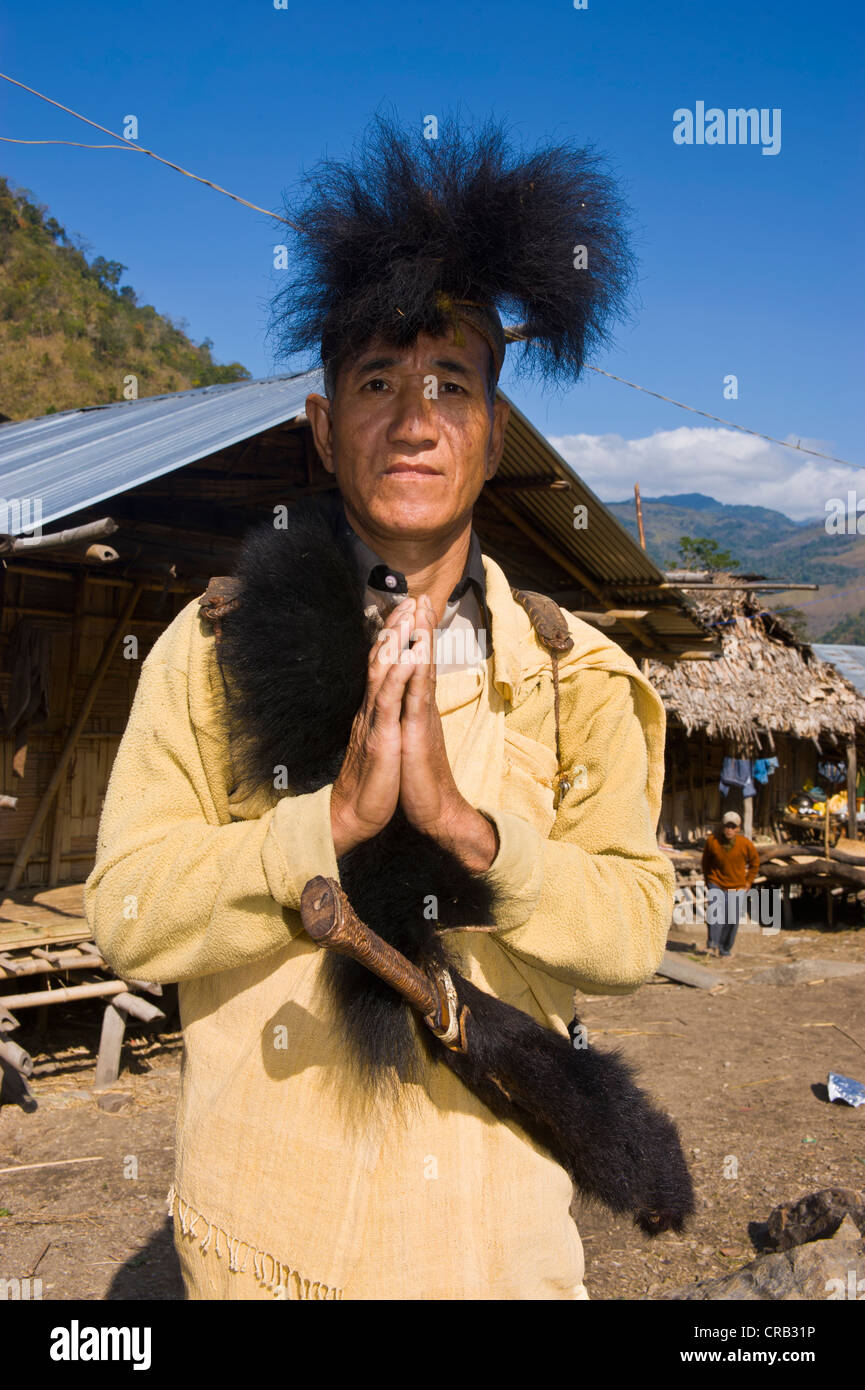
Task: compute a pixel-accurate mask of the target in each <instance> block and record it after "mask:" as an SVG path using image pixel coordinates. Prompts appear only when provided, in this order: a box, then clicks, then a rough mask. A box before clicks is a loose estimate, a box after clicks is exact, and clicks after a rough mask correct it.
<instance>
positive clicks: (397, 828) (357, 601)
mask: <svg viewBox="0 0 865 1390" xmlns="http://www.w3.org/2000/svg"><path fill="white" fill-rule="evenodd" d="M341 522H342V514H341V509H340V508H339V506H338V503H337V504H336V505H332V504H331V503H330V502H329V501H328V502H325V503H322V502H321V501H318V502H316V503H315V504H310V503H307V504H302V505H300V506H298V507H295V508H294V509H292V511H291V513H290V514H289V525H288V528H287V529H285V530H276V529H274V528H273V527H272V526H270V525H269V524H265V525H263V526H262V527H260V528H258V529H256V530H254V531H253V532H251V533H250V535H249V536H248V538H247V541H246V543H245V546H244V549H243V552H242V555H241V559H240V562H239V565H238V568H237V571H236V573H237V577H238V578H239V580H240V581H241V595H240V604H239V606H238V608H237V609H236V610H235V611H234V612H233V613H231V614H229V616H228V617H226V618H225V619H224V620H223V632H222V642H221V662H222V666H223V673H224V675H225V677H226V681H227V688H228V692H229V696H230V699H229V710H230V717H231V719H232V726H233V731H232V752H233V761H234V764H235V767H236V769H237V770H238V773H239V776H240V778H241V781H242V782H244V783H246V784H248V789H249V790H251V789H252V787H254V786H255V785H256V784H260V783H270V784H271V785H274V783H275V779H277V778H280V777H281V781H279V782H276V785H281V786H287V788H288V789H289V790H290V791H292V792H294V793H302V792H310V791H314V790H317V789H318V788H319V787H322V786H325V785H327V784H328V783H329V782H332V781H333V780H334V778H335V777H336V775H337V772H338V770H339V767H340V765H341V763H342V758H343V755H344V750H345V748H346V745H347V742H348V737H349V732H350V729H351V725H352V721H353V719H354V715H355V713H356V711H357V709H358V707H359V705H360V703H361V699H362V696H363V692H364V688H365V681H366V670H367V659H368V654H369V648H370V645H371V642H372V640H373V631H372V629H371V627H370V624H369V620H368V619H367V618H366V617H365V614H364V594H363V586H362V582H361V580H360V578H359V576H358V573H357V568H356V565H355V562H354V558H353V555H352V552H351V550H350V548H349V545H348V542H347V540H346V538H345V534H344V527H343V525H342V524H341ZM339 873H340V882H341V884H342V887H343V889H344V890H345V892H346V894H347V895H348V898H349V900H350V902H351V904H352V906H353V907H354V909H355V911H356V912H357V914H358V916H359V917H360V918H361V920H362V921H364V922H366V924H367V925H368V926H370V927H371V928H372V929H373V930H374V931H375V932H377V933H378V934H379V936H382V937H383V938H384V939H385V940H386V941H388V942H390V943H391V945H393V946H395V947H396V948H397V949H398V950H400V951H401V952H402V953H403V954H404V955H406V956H407V957H408V958H409V959H410V960H411V961H412V962H413V963H414V964H415V965H418V966H419V967H421V968H429V967H430V966H432V965H436V964H437V965H446V966H447V967H448V968H449V969H450V970H451V974H452V978H453V981H454V985H455V987H456V990H457V994H458V996H459V999H460V1002H461V1003H463V1004H467V1005H468V1006H469V1009H470V1011H471V1020H470V1034H471V1036H470V1049H469V1053H468V1054H467V1055H463V1054H460V1053H457V1052H451V1051H449V1050H448V1049H446V1048H444V1047H443V1046H442V1045H441V1044H440V1043H439V1042H438V1041H437V1040H436V1039H435V1038H434V1037H433V1035H432V1034H431V1033H430V1032H429V1030H428V1029H426V1027H425V1026H424V1025H422V1024H419V1023H418V1021H417V1019H416V1017H415V1015H414V1014H413V1012H412V1010H411V1009H410V1008H409V1006H408V1005H407V1004H406V1003H405V1002H404V1001H403V1000H402V999H401V998H400V997H399V996H398V995H397V994H396V993H395V992H394V991H393V990H391V989H390V987H389V986H387V985H386V984H385V983H384V982H383V981H382V980H380V979H379V978H378V977H377V976H375V975H373V974H371V973H370V972H369V971H368V970H366V969H365V968H364V967H363V966H361V965H359V964H357V963H356V962H355V961H353V960H350V959H348V958H347V957H344V956H341V955H337V954H335V953H331V952H328V953H327V954H326V958H325V961H324V963H323V968H324V973H325V980H326V985H327V988H328V989H329V991H330V993H331V997H332V999H333V1002H334V1005H335V1012H336V1016H337V1019H338V1026H339V1027H340V1028H341V1030H342V1033H343V1036H344V1038H345V1039H346V1041H347V1042H348V1044H349V1054H350V1055H351V1056H352V1057H353V1059H354V1065H355V1067H356V1069H357V1075H356V1079H357V1081H358V1083H359V1084H360V1085H362V1086H366V1087H368V1088H369V1089H370V1091H371V1092H372V1093H375V1094H379V1093H380V1092H381V1091H382V1090H385V1091H388V1090H390V1092H391V1094H395V1093H398V1092H399V1091H400V1089H401V1087H402V1084H403V1083H404V1082H406V1081H409V1080H414V1081H419V1082H421V1083H422V1082H423V1079H424V1076H425V1075H426V1073H427V1069H428V1068H429V1066H430V1065H446V1066H449V1067H451V1068H452V1070H453V1071H454V1072H455V1073H456V1074H457V1076H459V1077H460V1079H461V1080H462V1081H463V1082H464V1083H465V1085H466V1086H468V1087H469V1088H470V1089H471V1090H472V1091H474V1092H475V1094H476V1095H478V1096H479V1097H480V1099H481V1100H482V1101H483V1102H484V1103H485V1104H486V1105H487V1106H488V1107H489V1108H490V1109H491V1110H492V1111H493V1113H494V1114H496V1115H498V1116H499V1117H501V1118H503V1119H508V1120H510V1121H516V1122H517V1123H519V1124H520V1125H522V1127H523V1128H524V1129H525V1130H526V1132H527V1133H528V1134H530V1135H531V1137H532V1138H533V1139H534V1140H535V1141H536V1142H537V1143H538V1144H540V1145H542V1146H544V1147H545V1148H546V1149H547V1150H548V1151H549V1152H550V1153H552V1154H553V1156H554V1157H555V1158H556V1159H557V1160H558V1161H559V1162H560V1163H561V1164H562V1165H563V1166H564V1167H565V1168H566V1170H567V1171H568V1172H569V1174H570V1175H571V1177H572V1179H573V1181H574V1182H575V1184H576V1185H577V1186H578V1187H579V1189H580V1191H581V1192H582V1193H584V1194H586V1195H587V1196H589V1197H593V1198H596V1199H598V1200H600V1201H602V1202H604V1203H606V1205H607V1206H609V1207H610V1208H611V1209H612V1210H613V1211H615V1212H619V1213H625V1212H627V1213H631V1214H632V1215H633V1216H634V1219H635V1221H636V1223H637V1224H638V1225H639V1226H640V1227H641V1228H642V1229H643V1230H644V1231H646V1232H648V1233H650V1234H654V1233H655V1232H657V1231H660V1230H665V1229H669V1228H673V1229H675V1230H680V1229H681V1228H682V1225H683V1222H684V1220H685V1218H686V1217H687V1216H688V1215H690V1214H691V1212H692V1211H693V1192H692V1188H691V1182H690V1177H689V1174H688V1169H687V1165H686V1163H685V1159H684V1155H683V1153H682V1149H681V1145H680V1143H679V1138H678V1134H677V1131H676V1128H675V1125H674V1124H673V1122H672V1121H671V1120H670V1119H669V1117H668V1116H667V1115H665V1114H664V1113H662V1112H661V1111H660V1110H658V1109H656V1108H655V1107H654V1106H653V1105H652V1104H651V1103H650V1101H649V1100H648V1099H647V1097H646V1096H645V1095H644V1094H643V1093H642V1091H640V1089H639V1088H638V1087H637V1085H636V1084H635V1082H634V1079H633V1076H632V1073H631V1071H630V1069H629V1068H628V1066H627V1065H626V1064H625V1062H623V1061H622V1060H621V1059H620V1058H619V1057H618V1056H616V1055H614V1054H610V1053H602V1052H598V1051H596V1050H595V1049H594V1048H591V1047H584V1048H583V1047H577V1048H575V1047H574V1046H572V1045H571V1043H570V1042H569V1041H568V1040H567V1039H566V1038H563V1037H561V1036H560V1035H559V1034H556V1033H554V1032H552V1031H551V1030H550V1029H547V1028H544V1027H542V1026H541V1025H539V1024H538V1023H536V1022H535V1021H534V1020H533V1019H531V1018H530V1017H529V1016H528V1015H526V1014H524V1013H523V1012H522V1011H521V1010H519V1009H516V1008H514V1007H513V1006H511V1005H510V1004H507V1003H505V1002H503V1001H502V1000H500V999H497V998H494V997H493V996H491V995H489V994H486V993H484V992H483V991H481V990H479V989H478V988H476V987H475V986H474V985H472V984H471V983H470V982H469V981H468V980H466V979H465V978H464V977H463V976H462V975H461V974H460V973H459V971H458V970H456V969H454V964H453V961H452V959H450V958H449V956H448V952H447V949H446V946H445V938H444V937H443V935H442V930H441V929H443V928H451V927H463V926H470V925H481V924H487V923H491V922H492V921H493V920H494V916H493V914H494V903H493V901H492V899H491V896H490V891H489V889H488V888H487V886H486V884H485V883H483V882H482V881H481V880H480V879H479V878H477V877H475V876H473V875H472V874H471V873H469V872H468V870H466V869H465V868H464V867H463V866H462V865H461V864H460V863H459V862H458V861H457V860H456V859H455V858H454V856H453V855H451V854H450V853H449V852H447V851H445V850H443V849H441V848H440V847H439V846H438V845H436V844H435V843H434V841H432V840H431V839H430V838H429V837H427V836H425V835H423V834H420V833H419V832H418V831H416V830H415V829H414V828H413V827H412V826H410V825H409V824H408V823H407V822H406V821H405V819H404V817H403V816H402V814H401V813H400V812H397V814H396V815H395V816H394V818H393V820H392V821H391V822H390V824H389V825H388V826H386V828H385V829H384V830H383V831H382V832H381V833H380V834H379V835H377V836H376V837H375V838H374V839H372V840H369V841H367V842H365V843H363V844H360V845H357V846H356V847H355V848H354V849H352V850H351V851H350V852H349V853H348V854H346V855H344V856H343V857H342V858H341V860H340V861H339ZM430 895H432V896H433V897H435V898H436V899H437V902H438V917H437V921H431V920H429V917H428V915H426V914H425V911H424V908H425V904H426V903H428V902H429V898H430ZM493 1076H494V1077H495V1078H496V1081H493V1080H491V1077H493ZM497 1083H498V1084H497Z"/></svg>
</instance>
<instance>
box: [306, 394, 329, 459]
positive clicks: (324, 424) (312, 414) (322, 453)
mask: <svg viewBox="0 0 865 1390" xmlns="http://www.w3.org/2000/svg"><path fill="white" fill-rule="evenodd" d="M306 418H307V420H308V421H309V427H310V429H311V430H312V437H313V439H314V441H315V447H316V449H317V450H318V456H319V458H320V459H321V462H322V464H323V466H324V468H325V470H326V472H328V473H334V472H335V471H336V470H335V468H334V463H333V419H332V417H331V413H330V401H329V400H328V399H327V397H326V396H318V395H312V396H307V398H306Z"/></svg>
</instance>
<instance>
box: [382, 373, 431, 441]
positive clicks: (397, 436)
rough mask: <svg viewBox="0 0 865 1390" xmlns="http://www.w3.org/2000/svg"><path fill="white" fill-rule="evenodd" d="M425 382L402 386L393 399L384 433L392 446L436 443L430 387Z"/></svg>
mask: <svg viewBox="0 0 865 1390" xmlns="http://www.w3.org/2000/svg"><path fill="white" fill-rule="evenodd" d="M428 381H429V378H427V377H420V378H418V379H417V380H412V381H406V382H403V384H402V385H401V387H400V389H399V391H397V393H396V394H395V396H394V401H393V414H392V416H391V422H390V429H389V431H388V433H389V436H390V438H391V440H392V441H393V442H394V443H396V444H399V443H407V444H428V443H435V442H436V440H437V439H438V423H437V416H436V409H435V400H434V398H433V396H432V389H433V387H429V388H428V385H427V383H428Z"/></svg>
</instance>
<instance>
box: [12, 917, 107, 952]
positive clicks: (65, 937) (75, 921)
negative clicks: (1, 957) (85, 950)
mask: <svg viewBox="0 0 865 1390" xmlns="http://www.w3.org/2000/svg"><path fill="white" fill-rule="evenodd" d="M92 937H93V933H92V932H91V930H90V927H89V926H88V925H87V923H86V922H85V921H82V919H81V918H80V917H69V918H67V919H66V921H65V922H55V923H54V924H53V925H52V926H50V927H46V926H45V924H44V923H42V922H0V951H16V950H20V949H23V948H24V947H33V946H57V945H60V944H61V943H62V942H67V941H68V942H70V943H71V942H77V941H90V940H92Z"/></svg>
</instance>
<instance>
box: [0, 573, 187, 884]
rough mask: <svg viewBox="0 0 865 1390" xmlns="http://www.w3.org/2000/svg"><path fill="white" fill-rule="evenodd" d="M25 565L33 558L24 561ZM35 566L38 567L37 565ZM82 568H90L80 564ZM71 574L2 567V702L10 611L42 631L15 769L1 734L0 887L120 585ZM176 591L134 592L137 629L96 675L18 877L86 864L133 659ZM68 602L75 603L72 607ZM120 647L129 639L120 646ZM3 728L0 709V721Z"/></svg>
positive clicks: (110, 619)
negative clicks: (33, 706) (21, 754)
mask: <svg viewBox="0 0 865 1390" xmlns="http://www.w3.org/2000/svg"><path fill="white" fill-rule="evenodd" d="M33 568H37V567H36V566H34V567H33ZM43 568H45V567H43ZM88 573H90V571H88ZM96 573H97V575H98V578H97V579H96V580H94V578H93V577H88V576H87V574H85V572H83V571H82V573H81V575H80V576H76V577H67V576H65V575H62V574H57V575H52V576H51V577H47V576H46V575H44V574H33V573H22V572H21V569H20V567H18V568H16V569H15V570H14V571H13V569H12V567H11V566H10V567H9V568H8V569H6V570H5V571H4V573H3V580H4V584H3V595H2V598H3V603H2V616H0V700H2V704H3V710H4V712H5V711H6V710H7V708H8V699H9V687H10V681H11V672H10V670H9V641H10V636H11V634H12V631H13V629H14V627H15V624H16V623H17V622H18V620H19V618H23V619H24V620H26V621H27V622H29V623H31V624H33V625H34V626H36V627H39V628H42V629H45V630H47V631H48V632H49V634H50V644H51V647H50V658H51V659H50V691H49V708H50V714H49V718H48V719H47V721H45V722H43V723H40V724H39V725H38V726H34V727H33V728H32V730H31V731H30V732H29V733H28V734H27V736H26V743H27V758H26V763H25V768H24V776H23V777H17V776H16V775H15V774H14V772H13V767H12V759H13V754H14V751H15V746H16V739H17V734H18V731H17V730H16V733H15V736H13V737H9V736H8V734H7V735H5V736H4V737H3V738H2V751H0V768H2V781H0V792H3V793H5V794H7V795H10V796H17V798H18V805H17V807H16V808H15V810H9V809H0V888H2V885H4V884H5V882H6V880H7V878H8V876H9V871H10V869H11V867H12V864H13V862H14V859H15V855H16V853H17V852H18V849H19V847H20V845H21V842H22V840H23V838H24V836H25V834H26V832H27V829H28V827H29V825H30V824H31V821H32V819H33V816H34V813H35V812H36V808H37V806H38V804H39V801H40V798H41V795H42V793H43V791H44V790H45V788H46V786H47V784H48V782H49V779H50V778H51V775H52V773H53V771H54V768H55V767H56V765H57V762H58V759H59V756H60V752H61V749H62V748H63V745H64V743H65V741H66V737H67V734H68V732H69V728H70V726H71V724H72V722H73V721H74V719H75V716H76V714H77V713H78V710H79V709H80V708H81V705H82V702H83V700H84V697H85V694H86V692H87V689H88V686H89V684H90V680H91V677H92V675H93V673H94V671H95V670H96V667H97V665H98V663H99V660H100V657H101V656H102V653H103V650H104V647H105V643H106V640H107V639H108V637H109V634H110V633H111V631H112V629H113V627H114V624H115V622H116V617H117V614H118V613H119V611H120V609H121V607H122V605H123V603H124V601H125V599H126V597H127V595H128V593H129V587H128V585H126V586H123V585H118V584H116V583H114V584H107V583H104V582H100V581H101V580H103V579H104V576H103V575H100V574H99V572H98V571H97V572H96ZM188 601H189V599H188V596H186V595H184V594H176V593H166V594H161V593H157V592H148V591H145V592H144V593H142V594H141V596H140V597H139V600H138V604H137V607H136V611H135V614H134V615H133V618H132V620H131V621H130V623H129V624H128V633H129V635H130V636H133V637H135V638H137V654H134V655H133V654H130V655H128V656H127V655H124V643H123V642H122V641H121V643H120V644H119V646H118V649H117V651H116V652H115V654H114V656H113V658H112V661H111V663H110V666H109V667H108V670H107V672H106V674H105V676H104V678H103V681H102V684H101V686H100V688H99V692H98V694H97V696H96V700H95V703H94V705H93V708H92V710H91V712H90V715H89V717H88V719H87V721H86V723H85V725H84V729H83V731H82V733H81V734H80V736H79V738H78V740H77V743H76V746H75V751H74V753H73V755H72V760H71V762H70V764H69V767H68V768H67V771H66V775H65V777H64V780H63V783H62V784H61V787H60V790H59V792H58V794H57V796H56V798H55V801H54V805H53V807H52V809H51V810H49V812H48V815H47V817H46V819H45V822H44V824H43V826H42V829H41V831H40V833H39V837H38V839H37V841H36V844H35V846H34V850H33V853H32V855H31V857H30V861H29V864H28V867H27V869H26V870H25V873H24V876H23V878H22V880H21V885H20V886H21V887H22V888H28V887H45V886H48V885H49V884H54V883H58V882H59V883H62V882H67V881H81V880H83V879H84V878H86V876H87V874H88V873H89V872H90V868H91V866H92V863H93V856H94V852H95V847H96V833H97V829H98V825H99V815H100V811H101V808H102V800H103V796H104V792H105V787H106V785H107V782H108V776H109V773H110V770H111V765H112V763H113V761H114V756H115V753H116V751H117V747H118V745H119V743H120V738H121V735H122V733H123V730H124V727H125V724H126V720H127V718H128V715H129V710H130V708H131V705H132V698H133V695H134V693H135V687H136V684H137V681H138V674H139V671H140V669H141V663H142V661H143V660H144V658H145V657H146V656H147V653H148V652H149V650H150V648H151V647H152V645H153V643H154V641H155V640H156V638H157V637H158V635H159V633H160V632H161V631H162V630H163V628H164V627H166V626H167V624H168V623H169V622H170V621H171V620H172V618H173V617H174V616H175V614H176V613H178V612H179V611H180V609H181V607H183V605H184V604H185V603H187V602H188ZM76 608H77V610H78V611H77V613H76ZM126 650H128V651H130V653H131V650H132V649H131V647H130V646H127V647H126ZM0 723H2V727H3V729H4V732H5V719H4V720H3V721H0Z"/></svg>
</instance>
